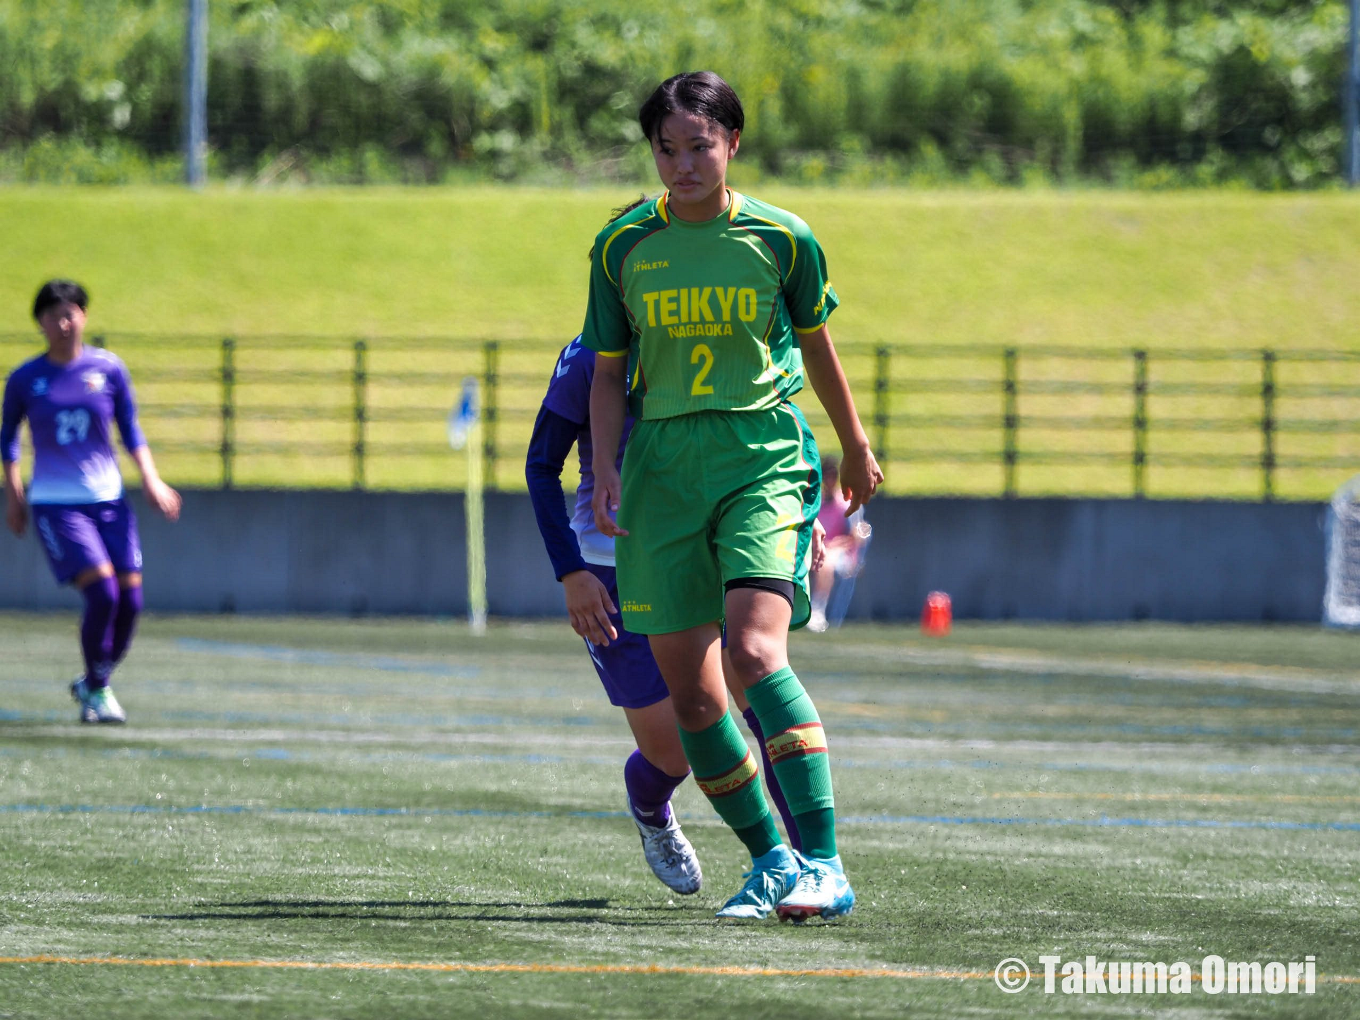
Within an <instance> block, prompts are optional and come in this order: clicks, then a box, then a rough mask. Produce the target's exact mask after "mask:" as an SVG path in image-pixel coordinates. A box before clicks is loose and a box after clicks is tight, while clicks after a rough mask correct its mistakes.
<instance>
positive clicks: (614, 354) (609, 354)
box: [595, 348, 628, 358]
mask: <svg viewBox="0 0 1360 1020" xmlns="http://www.w3.org/2000/svg"><path fill="white" fill-rule="evenodd" d="M595 353H596V354H599V355H601V356H602V357H606V358H626V357H628V349H627V348H624V349H623V350H621V351H596V352H595Z"/></svg>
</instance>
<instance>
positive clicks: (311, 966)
mask: <svg viewBox="0 0 1360 1020" xmlns="http://www.w3.org/2000/svg"><path fill="white" fill-rule="evenodd" d="M5 963H20V964H23V963H64V964H78V965H88V964H112V965H116V966H122V967H205V968H209V967H259V968H274V969H291V970H418V971H436V972H440V973H446V972H450V971H452V972H464V973H473V974H680V975H695V976H698V975H702V976H719V977H833V978H941V979H944V980H955V981H963V980H967V981H980V980H982V979H983V978H988V979H990V978H991V977H992V972H991V971H985V972H984V971H975V970H872V969H868V968H858V967H846V968H827V969H821V970H783V969H779V968H774V967H663V966H660V965H658V964H603V963H602V964H590V965H584V964H583V965H571V964H559V963H402V962H400V961H397V960H394V961H392V962H390V963H384V962H381V961H372V960H352V961H345V960H322V961H315V960H193V959H189V960H174V959H130V958H128V957H123V956H0V964H5Z"/></svg>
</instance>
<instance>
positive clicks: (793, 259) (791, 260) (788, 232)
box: [746, 212, 798, 283]
mask: <svg viewBox="0 0 1360 1020" xmlns="http://www.w3.org/2000/svg"><path fill="white" fill-rule="evenodd" d="M746 215H747V216H749V217H751V219H753V220H760V222H761V223H768V224H769V225H770V226H772V227H778V228H779V229H780V230H782V231H783V232H784V233H785V235H787V237H788V239H789V245H790V246H791V247H792V248H793V254H792V255H790V256H789V271H788V272H787V273H785V274H784V280H787V279H788V278H789V277H791V276H792V275H793V267H794V264H795V263H796V262H797V261H798V238H796V237H794V236H793V231H792V230H790V229H789V228H788V227H786V226H784V224H782V223H776V222H775V221H774V220H767V219H766V218H765V217H764V216H757V215H756V214H755V213H752V212H748V213H747V214H746ZM780 282H781V283H782V282H783V281H780Z"/></svg>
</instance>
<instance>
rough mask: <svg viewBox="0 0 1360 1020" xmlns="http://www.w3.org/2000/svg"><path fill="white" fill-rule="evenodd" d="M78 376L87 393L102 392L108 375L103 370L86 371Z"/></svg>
mask: <svg viewBox="0 0 1360 1020" xmlns="http://www.w3.org/2000/svg"><path fill="white" fill-rule="evenodd" d="M80 378H81V380H82V381H84V383H85V391H86V392H87V393H103V392H104V383H105V381H106V380H107V379H108V376H106V375H105V374H104V373H103V372H86V373H85V374H84V375H82V376H81V377H80Z"/></svg>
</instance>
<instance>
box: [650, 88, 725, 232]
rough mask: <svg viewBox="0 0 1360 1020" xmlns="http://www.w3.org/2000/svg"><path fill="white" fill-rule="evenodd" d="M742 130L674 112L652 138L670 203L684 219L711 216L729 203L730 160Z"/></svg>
mask: <svg viewBox="0 0 1360 1020" xmlns="http://www.w3.org/2000/svg"><path fill="white" fill-rule="evenodd" d="M740 141H741V132H740V131H732V132H730V133H729V132H728V130H727V129H726V128H725V127H723V126H722V125H721V124H717V123H715V122H714V121H711V120H709V119H708V118H707V117H700V116H698V115H697V114H693V113H673V114H671V115H670V116H669V117H667V118H666V119H665V120H663V121H662V122H661V127H660V129H659V130H658V131H657V134H656V137H655V138H653V139H652V158H653V159H655V160H656V172H657V175H658V176H659V177H660V178H661V183H662V184H664V185H665V186H666V188H667V190H669V191H670V198H669V200H668V204H669V206H670V208H671V209H672V210H673V211H674V212H675V214H676V215H677V216H679V217H680V218H681V219H682V220H696V221H697V220H708V219H712V218H713V217H714V216H717V215H718V213H720V212H722V211H723V209H724V208H725V207H726V204H727V194H726V191H725V189H726V187H727V163H728V161H729V160H730V159H731V158H732V157H733V156H735V155H736V154H737V145H738V143H739V142H740Z"/></svg>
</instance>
